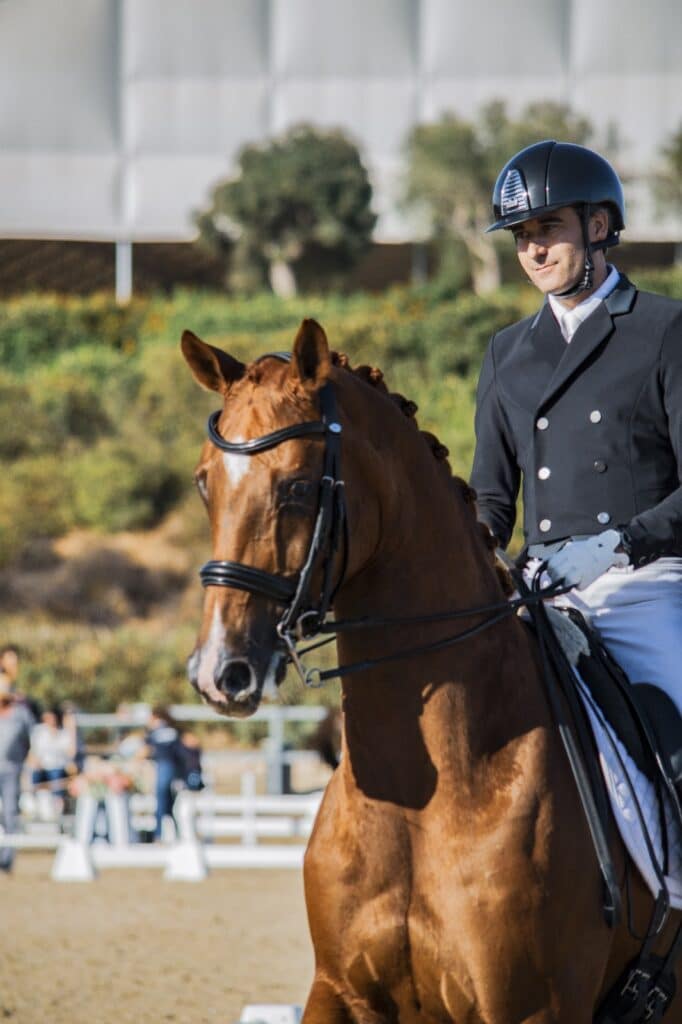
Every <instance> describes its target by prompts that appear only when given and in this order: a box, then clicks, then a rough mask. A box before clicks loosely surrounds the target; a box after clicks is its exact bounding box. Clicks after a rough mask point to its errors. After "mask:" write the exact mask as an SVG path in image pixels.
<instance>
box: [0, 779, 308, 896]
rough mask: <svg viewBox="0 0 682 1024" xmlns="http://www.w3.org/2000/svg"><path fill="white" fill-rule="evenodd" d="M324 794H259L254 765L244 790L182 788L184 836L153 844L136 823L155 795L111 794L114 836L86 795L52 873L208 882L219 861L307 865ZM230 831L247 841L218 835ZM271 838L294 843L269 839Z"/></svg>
mask: <svg viewBox="0 0 682 1024" xmlns="http://www.w3.org/2000/svg"><path fill="white" fill-rule="evenodd" d="M321 799H322V793H321V792H317V793H311V794H309V795H304V796H270V795H267V796H261V795H258V794H257V793H256V778H255V775H254V774H253V773H252V772H247V773H245V774H244V776H243V777H242V791H241V794H240V795H239V796H222V795H217V794H213V793H208V792H202V793H192V792H190V791H188V790H184V791H183V792H181V793H180V794H179V795H178V797H177V799H176V802H175V807H174V817H175V824H176V828H177V836H176V838H175V839H174V840H173V841H172V842H169V843H153V844H150V843H137V842H131V833H132V832H133V829H132V828H131V825H132V826H134V824H135V819H136V816H138V815H141V816H142V817H144V816H147V815H149V814H150V813H152V812H153V797H152V798H148V797H146V798H145V797H139V796H137V797H133V798H132V799H128V798H127V797H125V796H115V797H109V798H107V801H106V814H107V819H108V841H103V840H102V839H96V838H95V836H94V832H95V823H96V820H97V815H98V814H100V813H101V807H100V805H98V803H97V801H96V800H95V799H94V798H93V797H88V796H84V797H79V799H78V805H77V809H76V821H75V827H74V836H73V838H67V837H63V836H62V837H60V840H59V843H58V847H57V852H56V856H55V859H54V863H53V867H52V878H53V879H55V880H57V881H68V882H76V881H91V880H92V879H94V878H95V877H96V874H97V872H98V871H99V870H101V869H107V868H162V869H163V871H164V877H165V878H168V879H172V880H176V881H200V880H201V879H203V878H205V877H206V875H207V874H208V872H209V871H210V870H212V869H216V868H300V866H301V865H302V863H303V854H304V851H305V840H306V838H307V836H308V835H309V834H310V831H311V829H312V827H313V824H314V821H315V816H316V814H317V811H318V809H319V806H320V801H321ZM224 837H230V838H236V839H238V840H239V842H235V843H218V842H213V840H214V839H217V838H224ZM7 838H8V839H13V840H16V842H13V844H12V845H24V844H23V843H22V842H21V840H25V839H28V838H29V837H28V836H16V837H7ZM263 838H267V839H271V838H275V839H287V840H289V842H285V843H271V842H266V843H263V842H261V839H263ZM3 842H4V839H3V838H2V837H0V845H2V843H3Z"/></svg>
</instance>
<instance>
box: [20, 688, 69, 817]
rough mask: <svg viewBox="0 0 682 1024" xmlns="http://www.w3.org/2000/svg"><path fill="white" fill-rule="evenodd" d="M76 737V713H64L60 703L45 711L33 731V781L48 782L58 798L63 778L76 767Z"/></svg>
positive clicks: (61, 791)
mask: <svg viewBox="0 0 682 1024" xmlns="http://www.w3.org/2000/svg"><path fill="white" fill-rule="evenodd" d="M76 749H77V738H76V728H75V723H74V721H73V716H66V717H65V716H64V714H63V713H62V710H61V708H60V707H58V706H55V707H52V708H50V709H49V710H47V711H44V712H43V714H42V716H41V721H40V722H39V723H38V725H36V726H34V728H33V730H32V732H31V747H30V751H29V757H28V760H29V764H30V765H31V767H32V768H33V779H32V781H33V785H34V786H47V787H48V788H49V789H50V790H51V791H52V793H53V795H54V796H55V798H56V799H58V800H63V798H64V796H65V795H66V789H65V786H64V782H63V780H65V779H66V778H68V776H69V774H70V773H71V771H73V769H74V761H75V758H76Z"/></svg>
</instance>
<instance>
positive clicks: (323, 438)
mask: <svg viewBox="0 0 682 1024" xmlns="http://www.w3.org/2000/svg"><path fill="white" fill-rule="evenodd" d="M182 350H183V353H184V356H185V359H186V360H187V362H188V363H189V366H190V368H191V370H192V373H193V374H194V376H195V378H196V379H197V381H198V382H199V383H200V384H201V385H202V386H203V387H205V388H207V389H210V390H212V391H216V392H218V394H220V395H222V397H223V408H222V410H221V411H220V412H219V413H217V414H215V416H214V418H212V427H210V428H209V440H208V441H207V442H206V443H205V444H204V447H203V449H202V452H201V458H200V461H199V465H198V467H197V469H196V473H195V478H196V482H197V485H198V488H199V491H200V493H201V496H202V499H203V501H204V503H205V505H206V508H207V510H208V515H209V519H210V524H211V533H212V544H213V559H212V560H211V561H210V562H209V563H207V565H206V566H205V567H204V569H203V570H202V578H203V582H204V584H205V586H206V598H205V605H204V616H203V622H202V626H201V631H200V634H199V638H198V643H197V646H196V648H195V650H194V652H193V654H192V656H191V657H190V659H189V676H190V681H191V682H192V685H193V686H194V687H195V688H196V689H197V690H198V692H199V693H200V694H201V696H202V697H203V698H204V699H205V700H206V701H208V702H209V703H210V704H212V705H213V707H215V708H216V709H217V710H218V711H221V712H222V713H224V714H229V715H238V716H246V715H249V714H251V713H253V712H254V711H255V710H256V708H257V707H258V704H259V702H260V698H261V694H262V691H263V687H264V685H265V684H266V682H269V681H272V682H274V683H279V682H280V681H281V680H282V678H283V676H284V672H285V668H286V647H285V645H284V643H283V641H282V632H283V631H282V627H281V623H282V619H283V616H285V614H286V610H287V609H289V610H291V609H292V607H293V608H294V611H295V613H296V616H297V615H298V614H299V613H300V612H301V611H303V610H305V608H306V607H307V603H308V605H309V604H310V603H312V604H313V605H314V606H316V607H319V606H320V603H322V605H324V600H322V602H320V596H321V595H325V594H326V595H327V597H329V595H330V593H331V591H332V590H333V589H334V588H335V587H336V586H337V585H338V583H339V581H340V579H341V576H342V575H343V572H344V554H345V552H344V544H343V543H342V542H341V541H340V537H341V535H342V532H343V531H342V530H341V529H340V527H341V520H342V517H343V513H344V512H345V502H343V501H342V500H341V495H342V494H343V487H342V486H336V487H335V486H334V480H333V477H334V475H335V470H334V466H335V464H337V462H338V460H337V459H336V455H338V450H339V447H340V428H341V425H343V434H344V445H343V449H344V451H343V456H344V478H345V479H346V480H348V481H350V478H351V477H352V476H353V475H355V478H356V479H357V474H358V472H363V475H367V474H368V473H369V474H370V475H371V472H372V471H371V470H369V469H368V467H367V466H365V467H364V470H363V469H362V468H361V466H359V465H358V464H357V463H358V459H357V457H356V458H354V459H351V458H350V453H351V449H352V447H353V446H352V445H350V446H349V445H348V444H347V438H346V426H347V423H348V418H347V415H346V413H345V412H344V409H343V405H342V402H341V401H339V405H340V409H339V413H338V417H337V415H336V400H337V398H339V399H340V392H341V391H342V390H343V389H342V387H340V386H339V381H340V378H341V377H344V376H349V375H348V374H341V373H339V371H338V370H336V369H335V368H334V367H333V366H332V360H331V356H330V352H329V348H328V345H327V339H326V337H325V334H324V331H323V330H322V328H321V327H320V326H319V325H318V324H317V323H315V321H313V320H306V321H304V322H303V324H302V325H301V328H300V330H299V332H298V335H297V337H296V341H295V344H294V349H293V353H292V354H291V357H288V356H287V357H285V358H282V357H281V356H279V355H270V356H263V357H261V358H260V359H257V360H256V361H255V362H253V363H251V364H250V365H248V366H246V365H244V364H243V363H241V362H239V361H237V360H236V359H234V358H232V357H231V356H229V355H227V354H226V353H225V352H222V351H220V350H219V349H217V348H214V347H213V346H211V345H207V344H206V343H205V342H203V341H200V340H199V338H197V337H196V336H195V335H193V334H192V333H191V332H189V331H186V332H185V333H184V334H183V338H182ZM332 381H333V383H332ZM330 403H331V406H330ZM248 442H258V443H257V444H252V445H251V446H249V445H248ZM261 442H262V443H261ZM361 447H362V446H360V448H361ZM335 453H336V454H335ZM365 461H366V460H365ZM360 463H362V456H361V457H360ZM330 477H331V478H332V480H331V483H330V480H329V478H330ZM323 506H324V509H325V511H324V513H323V512H321V509H322V508H323ZM362 511H363V523H362V529H361V530H360V531H358V535H357V536H356V537H354V543H353V558H352V560H351V565H350V566H348V567H347V569H348V576H350V575H351V573H352V571H353V570H354V567H355V568H356V567H357V564H358V562H359V561H360V562H361V561H362V560H363V559H366V558H367V557H368V555H369V553H370V552H371V550H372V546H373V545H375V544H376V542H377V536H378V531H379V521H380V514H379V509H378V507H375V505H374V504H373V501H372V499H371V498H367V496H366V489H365V504H364V506H363V510H362ZM322 520H323V521H322ZM320 534H321V535H322V540H321V543H320V545H319V551H318V550H316V544H317V540H318V539H319V537H318V535H320ZM353 563H355V566H354V564H353ZM306 564H307V565H308V566H309V570H310V571H309V573H306V574H304V577H305V578H304V584H305V586H304V587H303V588H301V587H299V586H298V584H299V583H300V577H301V571H302V569H303V567H304V566H305V565H306ZM301 589H303V591H305V592H301ZM297 590H298V593H297ZM297 598H298V605H297V604H296V601H297ZM290 624H291V625H293V622H291V623H290ZM278 626H279V632H278Z"/></svg>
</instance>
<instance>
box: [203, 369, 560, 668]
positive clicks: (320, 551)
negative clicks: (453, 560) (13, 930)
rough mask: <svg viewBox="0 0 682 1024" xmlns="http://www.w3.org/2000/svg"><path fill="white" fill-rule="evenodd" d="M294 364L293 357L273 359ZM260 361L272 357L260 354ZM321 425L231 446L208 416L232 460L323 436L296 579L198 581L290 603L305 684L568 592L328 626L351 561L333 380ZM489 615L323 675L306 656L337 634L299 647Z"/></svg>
mask: <svg viewBox="0 0 682 1024" xmlns="http://www.w3.org/2000/svg"><path fill="white" fill-rule="evenodd" d="M269 355H272V356H274V357H276V358H277V359H281V360H283V361H284V362H289V361H290V359H291V356H290V355H289V354H288V353H281V352H276V353H269ZM261 358H262V359H265V358H267V356H262V357H261ZM319 400H320V411H321V414H322V418H321V419H320V420H308V421H304V422H303V423H297V424H293V425H292V426H290V427H283V428H281V429H280V430H275V431H273V432H272V433H270V434H264V435H263V436H262V437H256V438H253V439H252V440H250V441H227V440H225V438H223V437H222V436H221V434H220V433H219V431H218V422H219V420H220V415H221V413H220V410H218V411H216V412H214V413H212V414H211V416H210V417H209V420H208V436H209V439H210V440H211V442H212V443H213V444H214V445H215V446H216V448H218V449H220V450H221V451H224V452H228V453H229V454H231V455H244V456H252V455H256V454H258V453H259V452H264V451H269V450H270V449H271V448H276V447H277V446H278V445H280V444H283V443H284V442H286V441H290V440H293V439H299V438H311V437H323V438H324V439H325V452H324V464H323V471H322V477H321V479H320V496H319V501H318V509H317V515H316V519H315V525H314V528H313V533H312V538H311V541H310V546H309V548H308V553H307V555H306V559H305V562H304V565H303V568H302V569H301V571H300V573H299V574H298V576H297V577H286V576H278V575H275V574H274V573H269V572H265V571H264V570H262V569H257V568H254V567H253V566H249V565H243V564H242V563H241V562H234V561H224V560H216V559H213V560H211V561H209V562H206V564H205V565H204V566H203V567H202V568H201V569H200V572H199V575H200V577H201V582H202V584H203V585H204V587H233V588H235V589H237V590H245V591H247V592H249V593H252V594H257V595H259V596H260V597H265V598H267V599H268V600H271V601H274V602H275V603H276V604H280V605H286V607H285V610H284V613H283V615H282V617H281V619H280V620H279V622H278V623H277V633H278V635H279V637H280V640H281V641H282V644H283V646H284V649H285V650H286V652H287V656H288V659H289V661H290V662H291V663H292V664H293V665H294V667H295V669H296V671H297V672H298V674H299V676H300V678H301V681H302V682H303V683H304V685H305V686H309V687H318V686H323V685H324V684H325V683H326V682H327V681H328V680H330V679H336V678H343V677H344V676H348V675H351V674H352V673H354V672H363V671H365V670H367V669H370V668H374V667H375V666H377V665H383V664H386V663H388V662H391V661H397V660H399V659H400V658H409V657H415V656H417V655H423V654H431V653H435V652H436V651H441V650H444V649H445V648H447V647H452V646H454V645H455V644H458V643H461V642H463V641H464V640H468V639H470V638H472V637H474V636H477V635H478V634H479V633H482V632H484V630H486V629H489V628H490V627H491V626H494V625H496V624H497V623H498V622H502V621H503V620H504V619H507V618H509V616H510V615H513V614H514V613H515V612H516V611H517V610H518V609H519V608H521V607H523V606H527V605H530V604H538V603H541V602H543V601H546V600H549V599H551V598H553V597H556V596H557V595H558V594H561V593H565V592H566V588H564V589H560V588H557V587H556V586H555V587H549V588H547V589H546V590H543V591H542V593H541V594H540V593H535V594H531V593H528V592H526V593H525V594H524V595H523V596H522V597H518V598H515V599H514V600H512V601H507V600H505V601H497V602H495V603H493V604H489V605H483V606H481V607H479V608H466V609H457V610H454V611H443V612H435V613H434V614H432V615H418V616H400V617H397V618H385V617H377V618H367V617H365V618H361V619H345V620H340V621H338V622H333V621H327V614H328V612H329V610H330V608H331V606H332V604H333V602H334V597H335V596H336V593H337V591H338V589H339V587H340V586H341V584H342V583H343V580H344V577H345V574H346V567H347V561H348V523H347V517H346V502H345V492H344V481H343V480H342V479H341V476H340V472H341V433H342V427H341V424H340V423H339V422H338V419H337V412H336V400H335V396H334V391H333V388H332V385H331V383H330V382H327V383H326V384H324V385H323V387H322V388H321V389H320V392H319ZM341 544H342V545H343V554H342V567H341V572H340V574H339V578H338V580H337V582H336V585H334V584H333V568H334V561H335V557H336V554H337V552H338V550H339V547H340V545H341ZM320 559H322V577H323V578H322V587H321V590H320V593H319V594H318V595H317V597H316V599H315V600H314V599H313V598H312V595H311V583H312V575H313V572H314V570H315V567H316V566H317V564H318V562H319V561H320ZM478 615H488V616H489V617H488V618H486V619H485V620H484V621H483V622H479V623H478V624H477V625H475V626H471V627H470V628H469V629H465V630H464V631H463V632H461V633H457V634H455V635H454V636H448V637H444V638H443V639H441V640H436V641H433V642H432V643H426V644H420V645H419V646H417V647H411V648H408V649H406V650H400V651H395V652H393V653H392V654H386V655H383V656H382V657H379V658H370V659H366V660H364V661H358V662H353V663H351V664H347V665H339V666H337V667H336V668H335V669H326V670H323V669H321V668H318V667H313V668H306V666H305V665H304V664H303V662H302V661H301V656H302V655H304V654H305V653H306V652H308V651H311V650H313V649H315V648H317V647H320V646H322V644H324V643H331V642H332V641H333V639H334V636H333V635H332V636H330V637H329V638H328V639H327V640H323V641H321V642H318V643H315V644H311V645H310V646H308V647H305V648H303V649H300V650H299V649H298V648H297V642H298V641H300V640H303V639H306V638H312V637H314V636H318V635H320V634H325V633H329V634H338V633H342V632H350V631H351V630H358V629H372V628H387V627H391V626H401V625H412V626H414V625H420V624H429V623H437V622H447V621H450V620H452V619H459V618H465V617H466V618H470V617H472V616H478Z"/></svg>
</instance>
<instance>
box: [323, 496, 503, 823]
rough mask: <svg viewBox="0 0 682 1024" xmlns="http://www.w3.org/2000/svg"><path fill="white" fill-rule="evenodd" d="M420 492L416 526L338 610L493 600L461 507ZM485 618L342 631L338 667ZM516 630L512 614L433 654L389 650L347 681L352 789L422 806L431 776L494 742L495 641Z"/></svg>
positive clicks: (499, 643) (385, 612)
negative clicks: (399, 654) (379, 660)
mask: <svg viewBox="0 0 682 1024" xmlns="http://www.w3.org/2000/svg"><path fill="white" fill-rule="evenodd" d="M425 493H426V495H427V496H428V500H427V499H426V498H425V499H424V501H423V507H422V509H421V510H420V514H419V515H418V519H417V523H418V528H416V529H414V530H412V531H410V532H409V534H407V535H406V536H405V537H403V538H402V541H397V542H395V543H393V544H390V543H389V544H387V545H386V546H385V548H384V551H385V554H384V556H383V557H379V558H377V559H375V560H374V561H373V563H372V565H371V566H369V567H367V569H366V570H365V571H364V572H363V573H361V574H360V575H359V576H358V578H357V579H356V580H354V581H352V583H351V584H350V585H349V586H347V587H346V588H344V590H343V591H342V593H341V594H340V595H339V600H338V601H337V605H336V614H337V617H338V618H341V619H343V618H355V617H358V616H367V617H369V618H376V617H381V616H386V617H399V616H406V617H418V616H427V615H429V614H433V613H436V612H440V611H445V610H450V609H475V608H479V607H484V606H487V605H490V604H494V603H495V602H498V601H501V600H502V599H503V595H502V592H501V588H500V587H499V584H498V583H497V580H496V577H495V573H494V571H493V569H492V567H491V566H490V564H489V561H488V558H489V556H487V554H486V552H485V548H484V545H483V543H482V541H481V539H480V537H479V536H478V534H477V532H476V526H475V524H474V523H473V516H472V512H471V509H469V508H467V507H465V506H464V504H463V502H461V501H460V502H456V503H455V502H454V501H453V499H452V496H450V499H449V500H448V501H443V503H442V504H440V503H439V501H438V500H437V498H438V495H437V494H436V495H434V492H433V490H430V491H429V490H426V491H425ZM434 498H435V499H436V500H434ZM487 614H488V615H490V614H491V613H487ZM485 617H486V616H485V615H478V616H477V615H472V616H471V617H468V616H467V617H463V618H459V619H453V620H451V621H448V622H444V623H438V624H429V625H424V624H422V625H418V624H401V625H400V626H396V627H380V628H376V629H367V630H361V631H357V632H352V633H348V634H342V635H341V637H340V639H339V659H340V662H341V663H342V664H347V663H349V662H353V661H360V660H363V659H373V658H381V657H382V656H385V655H387V654H390V653H394V652H399V651H408V650H409V649H410V648H413V647H419V646H422V645H425V644H429V643H432V642H435V641H438V640H441V639H443V638H445V637H449V636H453V635H454V634H458V633H462V632H464V631H465V630H467V629H468V628H470V627H472V626H474V625H476V624H478V623H480V622H481V621H482V619H483V618H485ZM518 628H519V627H518V623H511V622H506V623H502V624H499V625H495V626H491V627H489V630H486V631H484V632H483V633H482V634H480V635H479V636H478V637H475V638H472V639H469V640H464V641H462V642H461V643H459V644H456V645H453V646H452V647H449V648H448V649H446V650H444V651H440V652H434V653H427V654H420V655H418V656H416V657H404V658H399V659H397V660H395V661H391V662H389V663H387V664H385V665H382V666H378V667H376V668H373V669H371V670H368V671H364V672H362V673H361V674H359V675H358V676H357V677H355V676H353V677H350V678H349V679H348V681H347V682H346V683H345V684H344V710H345V720H346V753H347V756H348V763H349V764H350V768H351V771H352V773H353V776H354V778H355V781H356V783H357V784H358V785H359V787H360V789H362V790H363V791H364V792H365V793H366V794H367V795H372V796H375V797H377V798H379V799H387V800H397V801H398V802H403V803H404V804H405V805H407V806H413V807H415V808H417V807H419V806H422V805H425V804H426V803H427V802H428V800H429V799H430V796H431V795H432V793H433V790H434V788H435V785H436V780H439V785H441V784H444V783H445V781H446V779H447V778H454V777H455V776H457V778H459V779H460V781H461V779H462V777H463V776H465V775H467V774H470V773H471V772H472V771H475V766H476V763H477V762H478V761H480V760H481V759H482V758H485V757H486V756H488V753H489V752H490V751H491V750H493V749H496V748H497V747H498V746H499V744H500V743H503V742H504V741H505V737H504V735H502V733H504V731H505V729H506V723H505V720H504V718H505V716H504V714H502V715H498V714H497V712H496V708H497V707H500V701H504V700H505V686H504V685H501V683H502V680H501V676H504V675H505V673H504V672H501V671H500V669H501V661H502V660H503V652H504V650H505V645H506V644H508V643H510V642H511V643H512V646H513V645H514V643H515V642H517V641H518V639H519V638H518V633H517V631H518Z"/></svg>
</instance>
